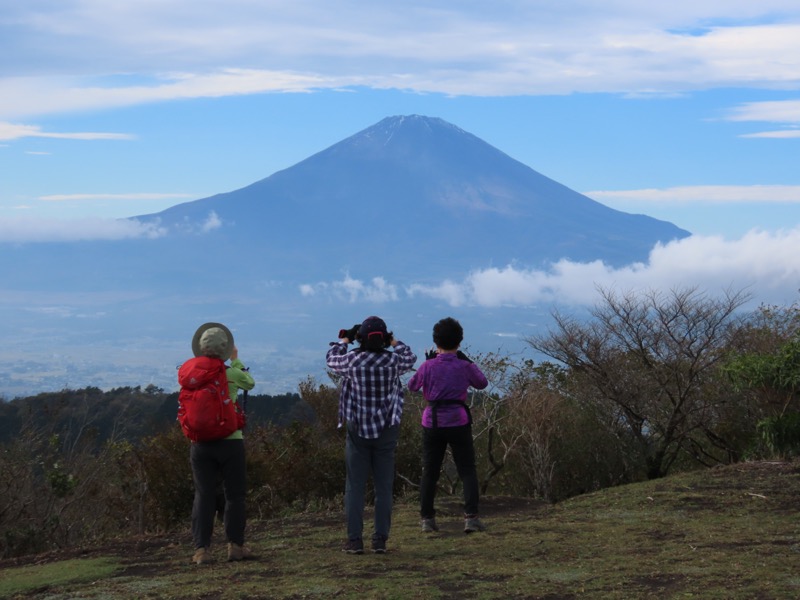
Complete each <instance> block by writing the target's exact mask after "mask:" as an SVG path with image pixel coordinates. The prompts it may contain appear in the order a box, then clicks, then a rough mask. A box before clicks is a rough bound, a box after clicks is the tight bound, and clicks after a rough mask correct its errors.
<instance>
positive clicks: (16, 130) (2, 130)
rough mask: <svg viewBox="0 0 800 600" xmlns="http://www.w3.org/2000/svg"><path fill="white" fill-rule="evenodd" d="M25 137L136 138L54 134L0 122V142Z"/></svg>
mask: <svg viewBox="0 0 800 600" xmlns="http://www.w3.org/2000/svg"><path fill="white" fill-rule="evenodd" d="M26 137H37V138H55V139H62V140H132V139H135V137H136V136H134V135H130V134H127V133H97V132H90V133H86V132H73V133H56V132H52V131H42V128H41V127H39V126H38V125H21V124H16V123H4V122H0V140H5V141H8V140H18V139H21V138H26Z"/></svg>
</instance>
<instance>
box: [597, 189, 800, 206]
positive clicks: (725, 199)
mask: <svg viewBox="0 0 800 600" xmlns="http://www.w3.org/2000/svg"><path fill="white" fill-rule="evenodd" d="M584 194H585V195H587V196H589V197H590V198H593V199H594V200H597V201H598V202H608V201H615V200H624V201H631V200H632V201H640V202H643V203H663V204H685V203H693V204H694V203H708V204H731V203H740V202H747V203H762V202H780V203H793V204H795V203H796V204H800V185H695V186H676V187H669V188H645V189H639V190H592V191H588V192H584Z"/></svg>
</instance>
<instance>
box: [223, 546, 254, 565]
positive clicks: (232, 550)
mask: <svg viewBox="0 0 800 600" xmlns="http://www.w3.org/2000/svg"><path fill="white" fill-rule="evenodd" d="M252 557H253V552H252V550H250V548H248V547H247V546H244V545H242V546H240V545H239V544H234V543H230V544H228V560H229V561H232V560H247V559H248V558H252Z"/></svg>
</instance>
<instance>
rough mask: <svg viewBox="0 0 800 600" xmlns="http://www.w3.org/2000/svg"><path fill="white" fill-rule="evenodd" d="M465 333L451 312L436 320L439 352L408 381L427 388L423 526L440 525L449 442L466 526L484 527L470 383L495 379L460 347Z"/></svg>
mask: <svg viewBox="0 0 800 600" xmlns="http://www.w3.org/2000/svg"><path fill="white" fill-rule="evenodd" d="M463 339H464V329H463V328H462V327H461V324H460V323H459V322H458V321H456V320H455V319H453V318H452V317H447V318H445V319H442V320H440V321H439V322H438V323H436V325H434V326H433V343H434V344H436V353H435V355H433V353H431V355H432V356H429V355H428V354H427V353H426V357H428V360H426V361H425V362H424V363H422V365H421V366H420V367H419V369H418V370H417V372H416V373H414V375H413V377H411V379H410V380H409V382H408V388H409V389H410V390H411V391H412V392H416V391H419V390H420V389H421V390H422V396H423V397H424V398H425V400H426V401H427V405H426V406H425V410H424V411H423V412H422V482H421V484H420V516H421V517H422V531H424V532H433V531H438V530H439V527H438V526H437V525H436V510H435V509H434V507H433V502H434V498H435V496H436V483H437V482H438V481H439V475H440V472H441V470H442V462H443V461H444V456H445V452H446V451H447V446H448V444H449V445H450V450H451V451H452V453H453V460H454V462H455V463H456V469H457V470H458V476H459V477H460V478H461V483H462V485H463V486H464V532H465V533H472V532H474V531H484V529H485V527H484V525H483V523H482V522H481V520H480V518H479V516H478V473H477V470H476V468H475V446H474V444H473V441H472V416H471V415H470V411H469V406H468V405H467V390H468V389H469V388H470V387H473V388H475V389H479V390H482V389H484V388H485V387H486V386H487V385H489V382H488V380H487V379H486V375H484V374H483V373H482V372H481V370H480V369H479V368H478V366H477V365H476V364H475V363H473V362H472V361H471V360H469V358H467V357H466V355H464V354H463V353H462V352H461V351H460V350H459V347H460V346H461V342H462V341H463Z"/></svg>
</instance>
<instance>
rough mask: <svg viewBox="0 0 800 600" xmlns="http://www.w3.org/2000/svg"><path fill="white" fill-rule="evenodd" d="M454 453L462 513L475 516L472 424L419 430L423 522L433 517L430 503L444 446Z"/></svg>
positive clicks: (440, 466)
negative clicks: (461, 489)
mask: <svg viewBox="0 0 800 600" xmlns="http://www.w3.org/2000/svg"><path fill="white" fill-rule="evenodd" d="M448 445H449V446H450V450H451V451H452V453H453V461H454V462H455V463H456V469H457V470H458V476H459V478H461V483H462V485H463V486H464V514H467V515H477V514H478V473H477V470H476V468H475V446H474V444H473V442H472V425H462V426H460V427H423V428H422V481H421V483H420V492H419V496H420V515H421V516H422V518H423V519H431V518H433V517H434V516H436V510H435V509H434V508H433V501H434V498H435V497H436V484H437V482H438V481H439V475H440V473H441V471H442V462H444V455H445V452H446V451H447V446H448Z"/></svg>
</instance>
